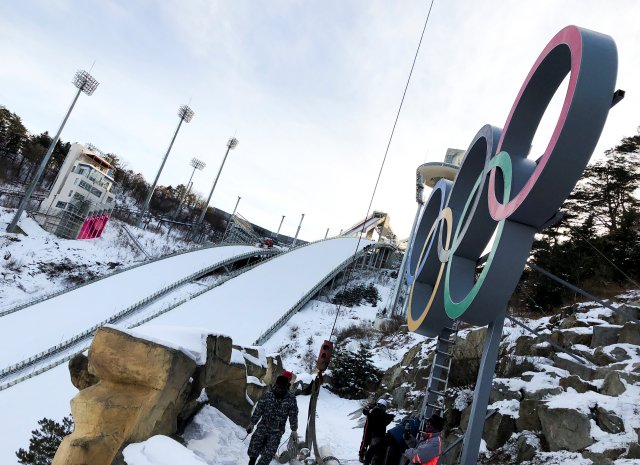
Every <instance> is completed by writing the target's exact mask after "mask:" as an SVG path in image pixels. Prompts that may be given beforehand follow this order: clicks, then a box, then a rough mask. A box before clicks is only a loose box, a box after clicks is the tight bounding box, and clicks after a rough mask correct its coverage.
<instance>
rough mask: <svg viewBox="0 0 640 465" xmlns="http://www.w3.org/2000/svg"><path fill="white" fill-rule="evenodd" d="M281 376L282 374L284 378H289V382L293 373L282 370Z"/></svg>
mask: <svg viewBox="0 0 640 465" xmlns="http://www.w3.org/2000/svg"><path fill="white" fill-rule="evenodd" d="M282 376H284V377H285V378H287V379H288V380H289V382H291V378H293V373H291V372H290V371H288V370H284V371H283V372H282Z"/></svg>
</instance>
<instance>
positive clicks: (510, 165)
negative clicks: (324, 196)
mask: <svg viewBox="0 0 640 465" xmlns="http://www.w3.org/2000/svg"><path fill="white" fill-rule="evenodd" d="M617 67H618V61H617V51H616V46H615V42H614V41H613V39H612V38H611V37H609V36H607V35H603V34H600V33H597V32H594V31H590V30H587V29H582V28H579V27H576V26H568V27H566V28H564V29H562V30H561V31H560V32H558V33H557V34H556V35H555V37H553V39H551V41H550V42H549V43H548V44H547V46H546V47H545V48H544V50H543V51H542V53H541V54H540V56H539V57H538V59H537V60H536V62H535V64H534V65H533V67H532V69H531V71H530V72H529V74H528V76H527V78H526V79H525V81H524V84H523V85H522V88H521V89H520V92H519V94H518V96H517V98H516V100H515V102H514V104H513V106H512V108H511V112H510V113H509V117H508V118H507V122H506V124H505V125H504V128H503V129H502V130H501V129H499V128H496V127H493V126H490V125H486V126H484V127H482V128H481V129H480V131H479V132H478V133H477V134H476V136H475V137H474V138H473V140H472V142H471V144H470V145H469V148H468V149H467V151H466V153H465V156H464V159H463V162H462V164H461V166H460V170H459V172H458V175H457V177H456V180H455V182H454V183H451V182H450V181H447V180H440V181H439V182H438V183H437V184H436V185H435V187H434V188H433V190H432V192H431V195H430V197H429V199H428V201H427V202H426V203H425V204H424V206H423V208H422V211H421V213H420V218H419V221H418V223H417V227H416V231H415V234H414V235H413V237H412V241H411V245H410V247H409V249H408V252H407V253H408V254H409V255H408V266H407V273H406V277H405V278H406V280H407V282H408V284H409V285H410V286H411V287H410V291H409V301H408V311H407V320H408V326H409V329H410V330H411V331H415V332H417V333H420V334H424V335H426V336H437V335H438V334H439V333H440V331H441V330H442V328H443V327H444V326H448V325H450V324H451V320H452V319H459V320H462V321H464V322H467V323H471V324H474V325H477V326H483V325H486V324H488V323H490V322H491V321H493V320H494V319H495V318H496V317H498V316H499V315H501V314H502V312H504V309H505V308H506V306H507V303H508V301H509V298H510V297H511V294H512V293H513V291H514V289H515V287H516V285H517V283H518V280H519V279H520V276H521V274H522V271H523V269H524V265H525V263H526V260H527V258H528V256H529V254H530V251H531V245H532V243H533V239H534V235H535V234H536V232H538V231H539V230H540V228H541V227H543V226H544V225H545V224H546V223H547V222H548V221H549V220H550V219H551V218H552V217H553V216H554V215H555V214H556V212H557V210H558V208H560V207H561V206H562V203H563V202H564V200H565V199H566V197H567V196H568V195H569V193H570V192H571V190H572V189H573V188H574V186H575V184H576V182H577V181H578V179H579V178H580V175H581V174H582V171H583V170H584V168H585V166H586V165H587V163H588V161H589V158H590V157H591V154H592V153H593V150H594V149H595V146H596V144H597V142H598V139H599V137H600V134H601V132H602V129H603V127H604V124H605V121H606V118H607V115H608V112H609V109H610V108H611V105H612V98H613V93H614V89H615V81H616V74H617ZM567 75H569V78H568V88H567V93H566V95H565V97H564V102H563V105H562V109H561V112H560V116H559V118H558V121H557V123H556V126H555V129H554V131H553V134H552V136H551V139H550V140H549V143H548V145H547V147H546V149H545V150H544V153H543V154H542V155H541V156H540V157H539V158H538V159H537V160H532V159H529V158H527V156H528V153H529V150H530V147H531V142H532V140H533V137H534V135H535V132H536V129H537V127H538V125H539V123H540V121H541V119H542V117H543V115H544V112H545V110H546V108H547V106H548V104H549V102H550V101H551V99H552V97H553V96H554V94H555V93H556V91H557V90H558V88H559V87H560V84H561V83H562V82H563V80H564V79H565V77H567ZM492 238H493V241H492V242H491V240H492ZM490 243H491V248H490V250H489V252H488V254H487V256H486V262H485V263H484V266H483V267H482V269H481V270H478V261H479V259H480V258H481V256H482V254H483V251H484V250H485V248H486V247H487V246H488V244H490Z"/></svg>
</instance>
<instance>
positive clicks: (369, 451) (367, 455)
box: [359, 399, 394, 465]
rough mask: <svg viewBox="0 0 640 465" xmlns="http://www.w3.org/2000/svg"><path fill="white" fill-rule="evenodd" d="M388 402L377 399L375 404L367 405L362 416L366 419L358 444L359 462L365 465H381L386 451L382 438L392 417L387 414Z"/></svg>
mask: <svg viewBox="0 0 640 465" xmlns="http://www.w3.org/2000/svg"><path fill="white" fill-rule="evenodd" d="M388 405H389V402H388V401H387V400H385V399H378V401H377V402H376V403H375V404H369V405H367V406H366V407H365V408H364V409H363V410H362V414H363V415H364V416H366V417H367V421H366V422H365V424H364V432H363V433H362V442H361V443H360V454H359V456H360V461H361V462H362V463H364V464H365V465H376V464H378V465H381V464H382V462H383V460H384V454H385V451H386V447H385V442H384V436H385V434H386V432H387V425H388V424H389V423H391V422H392V421H393V419H394V416H393V415H391V414H390V413H387V412H386V410H387V407H388Z"/></svg>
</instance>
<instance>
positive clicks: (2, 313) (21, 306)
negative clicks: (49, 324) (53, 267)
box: [0, 244, 246, 317]
mask: <svg viewBox="0 0 640 465" xmlns="http://www.w3.org/2000/svg"><path fill="white" fill-rule="evenodd" d="M231 245H233V244H215V245H214V244H211V245H205V246H200V247H194V248H193V249H188V250H179V251H177V252H172V253H170V254H167V255H163V256H161V257H155V258H152V259H151V260H145V261H142V262H139V263H135V264H133V265H130V266H127V267H124V268H120V269H119V270H116V271H114V272H113V273H108V274H105V275H102V276H99V277H97V278H94V279H90V280H88V281H85V282H83V283H80V284H77V285H75V286H71V287H66V288H64V289H61V290H59V291H56V292H53V293H51V294H46V295H43V296H41V297H38V298H37V299H34V300H30V301H29V302H25V303H23V304H18V305H16V306H14V307H10V308H8V309H6V310H0V317H3V316H5V315H9V314H11V313H14V312H17V311H19V310H23V309H25V308H27V307H31V306H32V305H35V304H39V303H40V302H44V301H46V300H49V299H53V298H54V297H58V296H59V295H62V294H66V293H67V292H71V291H75V290H76V289H79V288H81V287H84V286H88V285H90V284H93V283H96V282H98V281H102V280H103V279H107V278H110V277H112V276H115V275H117V274H120V273H124V272H125V271H129V270H133V269H135V268H138V267H139V266H143V265H149V264H150V263H154V262H157V261H160V260H164V259H166V258H171V257H176V256H178V255H183V254H186V253H191V252H199V251H201V250H205V249H215V248H217V247H229V246H231ZM242 245H245V246H246V244H242Z"/></svg>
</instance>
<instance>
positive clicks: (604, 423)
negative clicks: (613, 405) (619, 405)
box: [595, 406, 624, 434]
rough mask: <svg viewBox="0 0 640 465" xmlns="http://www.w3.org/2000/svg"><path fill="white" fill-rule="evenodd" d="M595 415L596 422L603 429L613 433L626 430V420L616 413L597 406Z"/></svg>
mask: <svg viewBox="0 0 640 465" xmlns="http://www.w3.org/2000/svg"><path fill="white" fill-rule="evenodd" d="M595 416H596V424H597V425H598V426H599V427H600V429H601V430H602V431H606V432H607V433H613V434H618V433H622V432H623V431H624V422H623V421H622V418H620V417H619V416H617V415H616V414H615V413H613V412H610V411H609V410H606V409H604V408H602V407H600V406H597V407H596V411H595Z"/></svg>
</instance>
